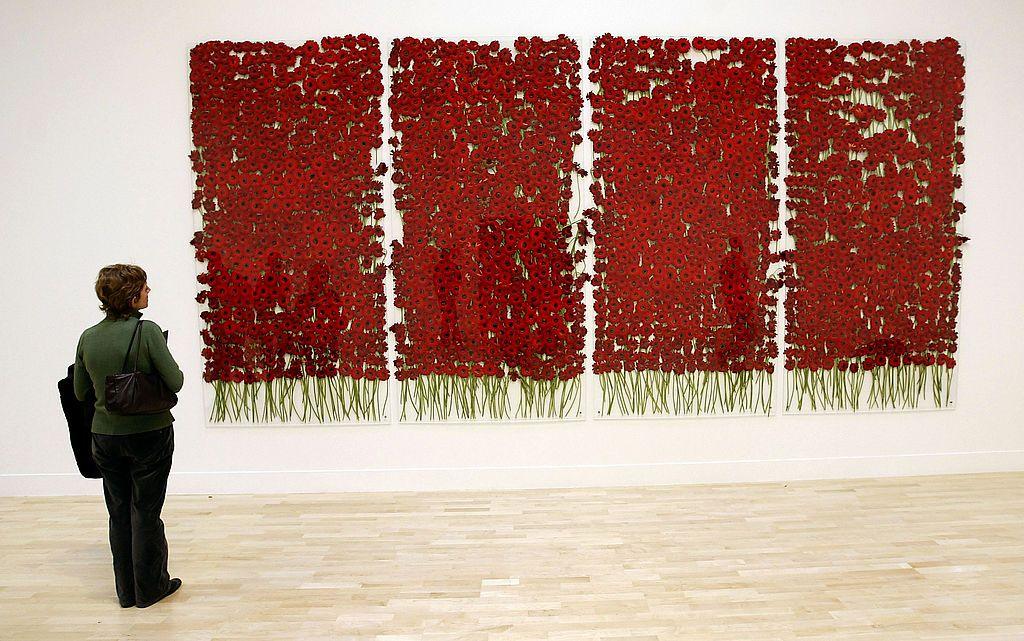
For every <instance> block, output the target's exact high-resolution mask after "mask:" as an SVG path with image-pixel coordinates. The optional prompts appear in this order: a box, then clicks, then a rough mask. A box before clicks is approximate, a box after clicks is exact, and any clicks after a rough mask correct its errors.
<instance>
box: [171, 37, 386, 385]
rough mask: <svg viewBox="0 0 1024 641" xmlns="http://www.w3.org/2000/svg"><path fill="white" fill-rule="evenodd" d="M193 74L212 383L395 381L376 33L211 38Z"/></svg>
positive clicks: (199, 239) (200, 249)
mask: <svg viewBox="0 0 1024 641" xmlns="http://www.w3.org/2000/svg"><path fill="white" fill-rule="evenodd" d="M190 80H191V91H192V134H193V145H194V147H195V150H194V151H193V152H192V166H193V169H194V171H195V173H196V191H195V198H194V200H193V207H194V208H195V209H197V210H199V211H200V212H201V214H202V219H203V230H202V231H201V232H198V233H196V235H195V238H194V239H193V242H192V244H193V245H194V246H195V249H196V257H197V259H199V260H200V261H205V262H206V271H205V272H204V273H202V274H201V275H200V276H199V278H198V279H199V282H200V283H202V284H203V285H204V286H205V289H204V290H203V291H201V292H200V294H199V296H198V297H197V299H198V300H199V301H200V302H204V303H206V304H207V305H208V307H209V309H208V310H207V311H203V312H202V314H201V315H202V318H203V319H204V320H205V321H206V329H204V330H203V331H202V337H203V341H204V343H205V344H206V347H205V349H204V350H203V356H204V357H205V359H206V368H205V372H204V378H205V380H206V381H208V382H212V381H230V382H236V383H237V382H245V383H253V382H257V381H271V380H274V379H278V378H282V377H287V378H299V377H303V376H309V377H318V378H322V377H333V376H336V375H342V376H349V377H353V378H356V379H364V378H365V379H374V380H385V379H387V376H388V374H387V361H386V333H385V329H384V325H385V322H384V308H385V300H384V290H383V278H384V267H383V265H382V264H381V257H382V256H383V248H382V243H381V237H382V236H383V232H382V230H381V228H380V225H379V222H378V221H379V220H380V219H381V218H382V217H383V216H384V213H383V211H382V210H381V209H380V208H379V203H381V202H382V198H381V189H382V185H381V181H379V180H377V179H375V177H374V173H375V172H374V169H373V167H372V165H371V152H372V150H374V149H376V148H378V147H380V146H381V134H382V127H381V110H380V100H381V95H382V94H383V89H384V87H383V84H382V79H381V60H380V48H379V45H378V42H377V40H376V38H372V37H370V36H366V35H360V36H345V37H338V38H324V39H323V40H322V41H321V42H319V43H317V42H313V41H309V42H307V43H305V44H303V45H302V46H299V47H291V46H287V45H284V44H278V43H269V42H206V43H203V44H201V45H198V46H196V47H195V48H194V49H193V50H192V55H191V73H190ZM381 173H382V172H381Z"/></svg>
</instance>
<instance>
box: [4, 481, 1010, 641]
mask: <svg viewBox="0 0 1024 641" xmlns="http://www.w3.org/2000/svg"><path fill="white" fill-rule="evenodd" d="M1022 486H1024V473H1014V474H979V475H964V476H932V477H913V478H890V479H868V480H864V479H859V480H844V481H803V482H791V483H768V484H741V485H703V486H678V487H649V488H616V489H586V490H557V491H551V490H543V491H537V490H531V491H518V492H486V493H485V492H458V493H453V492H446V493H402V494H333V495H323V494H307V495H278V496H213V497H209V496H170V497H168V500H167V506H166V508H165V511H164V520H165V522H166V523H167V533H168V539H169V541H170V548H171V571H172V575H174V576H180V577H181V578H182V579H183V581H184V586H183V587H182V589H181V591H180V592H178V593H177V594H175V595H174V596H172V597H170V598H169V599H167V600H166V601H165V602H162V603H160V604H157V605H156V606H153V607H151V608H149V609H147V610H138V609H134V608H133V609H129V610H121V609H120V608H119V607H118V605H117V600H116V598H115V596H114V588H113V578H112V574H111V569H110V558H109V555H110V552H109V549H108V548H107V544H106V514H105V512H104V507H103V501H102V499H101V497H100V496H99V494H97V495H96V496H93V497H77V498H24V499H22V498H0V639H3V640H5V641H6V640H16V641H36V640H38V641H63V640H72V639H73V640H74V641H88V640H94V639H95V640H99V639H103V640H104V641H107V640H111V639H139V640H140V641H160V640H164V639H167V640H172V639H173V640H174V641H193V640H195V641H199V640H202V641H213V640H216V641H233V640H243V639H244V640H249V639H300V640H303V641H319V640H325V639H332V640H340V639H387V640H389V641H398V640H401V639H438V640H441V639H443V640H448V639H479V640H491V639H517V640H518V639H552V640H555V639H630V640H634V641H636V640H650V639H686V640H687V641H702V640H708V639H714V640H721V641H782V640H790V639H792V640H800V641H811V640H822V641H825V640H828V641H840V640H845V639H850V640H853V639H856V640H857V641H865V640H869V639H870V640H878V641H899V640H903V639H915V640H919V639H923V640H928V639H948V640H956V641H967V640H981V639H984V640H986V641H993V640H996V639H1000V640H1011V639H1012V640H1015V641H1020V640H1022V639H1024V492H1022Z"/></svg>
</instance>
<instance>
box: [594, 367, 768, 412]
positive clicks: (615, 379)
mask: <svg viewBox="0 0 1024 641" xmlns="http://www.w3.org/2000/svg"><path fill="white" fill-rule="evenodd" d="M598 381H599V383H600V385H601V415H602V416H611V415H614V414H618V415H621V416H644V415H652V414H653V415H658V414H664V415H685V414H715V413H727V412H739V413H752V412H757V413H763V414H767V413H769V412H770V411H771V406H772V376H771V374H770V373H769V372H765V371H755V370H749V371H742V372H729V371H699V372H681V373H676V372H662V371H661V370H634V371H626V372H608V373H604V374H600V375H599V376H598Z"/></svg>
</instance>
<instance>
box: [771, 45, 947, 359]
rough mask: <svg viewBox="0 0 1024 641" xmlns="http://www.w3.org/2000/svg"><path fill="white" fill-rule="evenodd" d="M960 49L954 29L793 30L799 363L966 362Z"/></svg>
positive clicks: (790, 333)
mask: <svg viewBox="0 0 1024 641" xmlns="http://www.w3.org/2000/svg"><path fill="white" fill-rule="evenodd" d="M958 50H959V45H958V43H957V42H956V41H955V40H953V39H951V38H946V39H943V40H939V41H936V42H925V43H922V42H918V41H916V40H914V41H911V42H899V43H895V44H882V43H878V42H864V43H854V44H851V45H848V46H846V45H839V44H838V43H837V42H836V41H835V40H805V39H802V38H797V39H791V40H789V41H788V42H787V43H786V55H787V78H786V83H787V84H786V94H787V96H788V108H787V110H786V131H787V136H786V139H787V142H788V143H789V145H790V147H791V148H792V152H791V153H790V156H789V166H790V176H789V177H788V178H787V180H786V185H787V199H788V201H787V207H788V209H789V211H790V217H789V219H788V220H787V222H786V227H787V229H788V230H789V233H790V235H791V236H792V237H793V239H794V241H795V251H794V252H793V253H792V256H791V261H790V263H791V264H790V265H789V266H787V283H786V284H787V285H788V287H789V290H788V293H787V299H786V315H787V328H786V343H787V344H788V347H787V348H786V368H787V369H790V370H792V369H794V368H797V369H800V370H809V371H817V370H831V369H833V368H837V369H838V370H840V371H847V370H848V369H849V370H852V371H854V372H856V371H857V370H858V369H860V370H864V369H867V370H870V369H872V368H875V367H877V366H881V365H888V366H898V365H935V364H937V365H945V366H946V367H948V368H952V367H953V365H954V359H953V356H952V354H953V352H955V351H956V338H957V336H956V329H955V325H956V315H957V298H958V292H959V288H960V267H959V263H958V260H959V258H960V249H959V245H960V243H961V242H962V241H963V240H965V239H964V238H963V237H960V236H958V235H957V221H958V220H959V219H960V216H961V214H962V213H963V211H964V207H963V205H962V204H961V203H959V202H957V201H956V200H955V198H954V192H955V190H956V188H957V187H959V186H960V176H959V175H958V166H959V165H960V164H961V163H962V162H963V161H964V157H963V150H964V148H963V145H962V144H961V143H960V137H961V136H962V135H963V128H962V127H960V126H959V125H958V123H959V121H960V119H961V117H962V115H963V112H962V109H961V105H962V102H963V89H964V59H963V57H962V56H961V55H960V54H959V53H958ZM787 253H788V252H787ZM787 257H788V256H787Z"/></svg>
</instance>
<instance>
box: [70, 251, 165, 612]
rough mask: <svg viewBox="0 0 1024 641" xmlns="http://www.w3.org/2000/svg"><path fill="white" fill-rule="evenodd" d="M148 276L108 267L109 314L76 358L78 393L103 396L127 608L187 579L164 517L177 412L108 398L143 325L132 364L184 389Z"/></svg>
mask: <svg viewBox="0 0 1024 641" xmlns="http://www.w3.org/2000/svg"><path fill="white" fill-rule="evenodd" d="M146 280H147V279H146V272H145V271H143V269H142V268H141V267H137V266H135V265H110V266H107V267H104V268H103V269H101V270H100V273H99V276H98V277H97V278H96V296H97V297H99V299H100V303H101V304H100V309H101V310H102V311H103V312H105V313H106V318H104V319H103V320H102V321H100V322H99V323H97V324H95V325H93V326H92V327H90V328H89V329H87V330H85V331H84V332H83V333H82V337H81V338H80V339H79V340H78V351H77V354H76V356H75V396H77V397H78V400H85V398H86V395H87V393H88V391H89V389H90V388H92V390H93V391H94V393H95V394H96V413H95V415H94V416H93V420H92V433H93V434H92V453H93V457H94V458H95V459H96V465H97V466H98V467H99V469H100V473H101V474H102V475H103V496H104V499H105V500H106V503H107V512H108V513H109V514H110V551H111V552H112V553H113V556H114V585H115V586H116V588H117V599H118V601H119V602H120V603H121V607H122V608H130V607H132V606H137V607H140V608H147V607H149V606H151V605H153V604H154V603H156V602H157V601H160V600H161V599H163V598H164V597H167V596H170V595H171V594H173V593H174V592H175V591H176V590H177V589H178V588H179V587H181V580H180V579H172V578H170V575H169V574H168V573H167V539H166V538H165V537H164V524H163V521H161V520H160V511H161V509H162V508H163V505H164V496H165V495H166V493H167V475H168V474H169V473H170V471H171V454H172V452H173V451H174V432H173V428H172V422H173V421H174V417H173V416H171V413H170V412H169V411H164V412H160V413H159V414H139V415H132V416H126V415H117V414H111V413H109V412H108V411H107V408H106V406H105V403H104V394H105V385H106V379H107V376H108V375H110V374H117V373H119V372H120V371H121V367H122V364H123V363H124V360H125V353H126V351H127V350H128V343H129V341H131V337H132V333H133V331H134V330H135V325H136V324H138V323H141V325H140V326H139V332H138V335H137V336H136V337H135V343H134V346H133V347H132V351H131V359H130V360H129V363H131V364H134V363H135V358H136V356H138V369H139V370H140V371H143V372H148V373H153V372H156V373H158V374H159V375H160V377H161V378H162V379H163V380H164V382H165V383H166V384H167V386H168V387H169V388H170V389H171V390H172V391H174V392H177V391H179V390H180V389H181V385H182V374H181V369H180V368H179V367H178V364H177V363H176V362H175V361H174V357H173V356H171V353H170V352H169V351H168V350H167V341H166V338H165V337H164V335H163V333H162V331H161V330H160V327H159V326H158V325H157V324H156V323H154V322H152V321H143V320H142V318H141V317H142V312H141V311H140V310H142V309H145V308H146V307H147V306H148V305H149V292H150V291H151V290H150V288H149V286H148V284H147V283H146Z"/></svg>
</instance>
